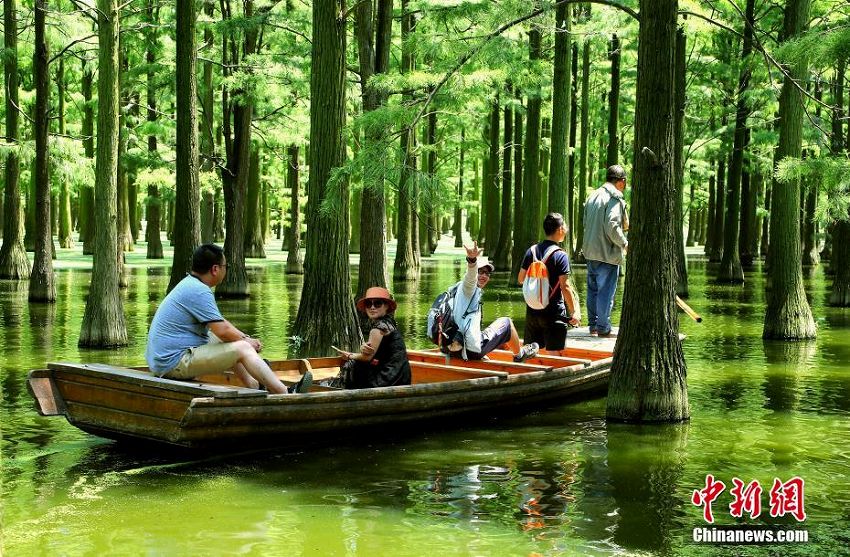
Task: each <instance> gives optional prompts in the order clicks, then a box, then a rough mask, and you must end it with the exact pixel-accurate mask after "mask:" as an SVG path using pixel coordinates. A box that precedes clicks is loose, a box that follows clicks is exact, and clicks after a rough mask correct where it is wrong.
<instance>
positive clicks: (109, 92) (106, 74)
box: [79, 0, 127, 347]
mask: <svg viewBox="0 0 850 557" xmlns="http://www.w3.org/2000/svg"><path fill="white" fill-rule="evenodd" d="M97 14H98V76H99V77H98V82H97V98H98V110H97V134H98V141H97V163H96V171H95V204H94V210H95V219H94V223H95V226H94V228H95V249H94V251H95V253H94V263H93V266H92V278H91V287H90V288H89V295H88V298H86V309H85V313H84V315H83V323H82V327H81V331H80V340H79V345H80V346H81V347H109V346H123V345H125V344H127V325H126V322H125V320H124V307H123V306H124V304H123V302H122V301H121V296H120V293H119V289H118V260H117V259H116V257H115V254H116V253H118V232H117V223H118V220H117V219H118V216H117V211H118V208H117V199H118V197H117V190H118V184H117V182H118V176H117V169H118V109H119V107H118V72H119V67H118V48H117V43H118V36H119V23H118V22H119V15H120V14H119V10H118V6H117V2H116V0H98V1H97Z"/></svg>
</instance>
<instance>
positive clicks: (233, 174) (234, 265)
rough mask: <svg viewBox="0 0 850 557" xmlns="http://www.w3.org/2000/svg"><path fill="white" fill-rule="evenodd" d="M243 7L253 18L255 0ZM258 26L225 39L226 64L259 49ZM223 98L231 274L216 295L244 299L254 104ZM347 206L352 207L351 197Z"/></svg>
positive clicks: (237, 94)
mask: <svg viewBox="0 0 850 557" xmlns="http://www.w3.org/2000/svg"><path fill="white" fill-rule="evenodd" d="M229 4H230V2H227V3H226V4H225V5H226V6H228V9H227V13H226V14H225V18H226V19H233V17H232V14H231V12H230V9H229ZM242 7H243V13H242V15H243V16H244V17H245V18H246V19H248V20H253V19H254V15H255V14H254V2H253V0H244V1H243V3H242ZM256 25H257V23H256V22H255V23H254V25H251V26H248V27H246V28H245V29H244V30H243V33H242V35H243V36H242V44H241V48H239V45H238V43H237V41H236V38H235V37H229V38H226V39H225V42H226V44H227V48H224V49H223V51H224V56H225V58H226V61H225V64H224V65H225V66H226V67H230V68H235V67H241V66H243V64H244V62H245V60H246V59H249V58H250V57H251V56H252V55H253V54H254V53H255V52H256V51H257V37H258V33H259V31H258V28H257V27H256ZM228 52H229V54H228ZM240 55H241V57H240ZM243 71H245V72H249V73H250V71H251V70H250V68H249V67H244V68H243ZM231 72H232V70H228V71H227V72H225V73H226V75H228V76H229V75H231ZM223 97H224V98H223V102H222V105H223V106H224V107H225V109H224V125H225V134H224V135H225V150H226V152H227V165H226V168H224V169H222V182H223V184H224V205H225V215H224V218H225V229H226V232H227V235H226V237H225V240H224V254H225V257H226V258H227V263H228V267H227V274H226V275H225V278H224V280H223V281H222V282H221V284H219V285H218V286H217V287H216V291H215V294H216V296H217V297H222V298H244V297H247V296H248V275H247V273H246V272H245V252H244V249H243V246H244V244H245V197H246V195H247V191H248V174H249V172H250V168H251V164H250V159H251V120H252V118H253V114H254V104H253V101H252V100H251V97H250V95H247V96H245V95H244V91H242V90H241V89H234V90H233V91H230V90H228V89H225V90H224V93H223ZM231 119H232V134H231ZM345 205H346V206H348V203H347V200H346V203H345ZM346 228H347V227H346ZM346 247H348V246H346Z"/></svg>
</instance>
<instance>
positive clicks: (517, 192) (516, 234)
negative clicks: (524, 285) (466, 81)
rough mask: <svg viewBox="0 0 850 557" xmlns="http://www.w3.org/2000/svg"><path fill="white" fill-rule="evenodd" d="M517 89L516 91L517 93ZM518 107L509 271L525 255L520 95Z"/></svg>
mask: <svg viewBox="0 0 850 557" xmlns="http://www.w3.org/2000/svg"><path fill="white" fill-rule="evenodd" d="M518 91H519V89H517V92H518ZM517 97H518V100H519V106H518V107H517V109H516V110H515V111H514V143H513V150H514V221H513V233H512V234H511V238H512V246H511V270H512V271H513V270H514V269H519V266H520V264H521V263H522V257H523V255H524V254H525V247H524V246H523V244H522V223H523V220H522V219H523V216H522V215H523V206H522V150H523V142H522V112H523V111H522V95H521V94H518V95H517ZM508 285H509V286H515V285H516V279H515V277H513V276H511V275H508Z"/></svg>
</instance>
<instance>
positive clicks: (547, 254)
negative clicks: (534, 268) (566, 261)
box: [541, 244, 563, 300]
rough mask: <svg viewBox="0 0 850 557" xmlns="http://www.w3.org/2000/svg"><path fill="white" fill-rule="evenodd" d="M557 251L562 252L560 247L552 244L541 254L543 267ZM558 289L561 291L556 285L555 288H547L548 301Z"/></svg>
mask: <svg viewBox="0 0 850 557" xmlns="http://www.w3.org/2000/svg"><path fill="white" fill-rule="evenodd" d="M557 251H563V249H562V248H561V246H559V245H558V244H554V245H551V246H549V248H548V249H547V250H546V252H545V253H544V254H543V259H542V260H541V261H542V263H543V264H544V265H545V264H546V262H547V261H549V258H550V257H552V255H553V254H554V253H555V252H557ZM560 289H561V286H560V285H559V284H556V285H555V286H550V287H549V299H550V300H551V299H552V298H553V297H554V296H555V293H556V292H558V290H560Z"/></svg>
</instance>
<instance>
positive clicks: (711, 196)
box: [703, 159, 717, 255]
mask: <svg viewBox="0 0 850 557" xmlns="http://www.w3.org/2000/svg"><path fill="white" fill-rule="evenodd" d="M708 167H709V168H712V169H713V168H714V160H712V159H709V161H708ZM715 180H716V175H715V174H714V173H712V174H711V175H710V176H709V177H708V215H707V217H706V221H707V222H706V226H705V228H706V231H705V244H704V246H705V247H704V250H703V252H704V253H705V254H706V255H710V254H711V251H712V250H713V249H714V215H715V213H716V212H717V209H716V207H715V205H716V204H717V195H716V194H715Z"/></svg>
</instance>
